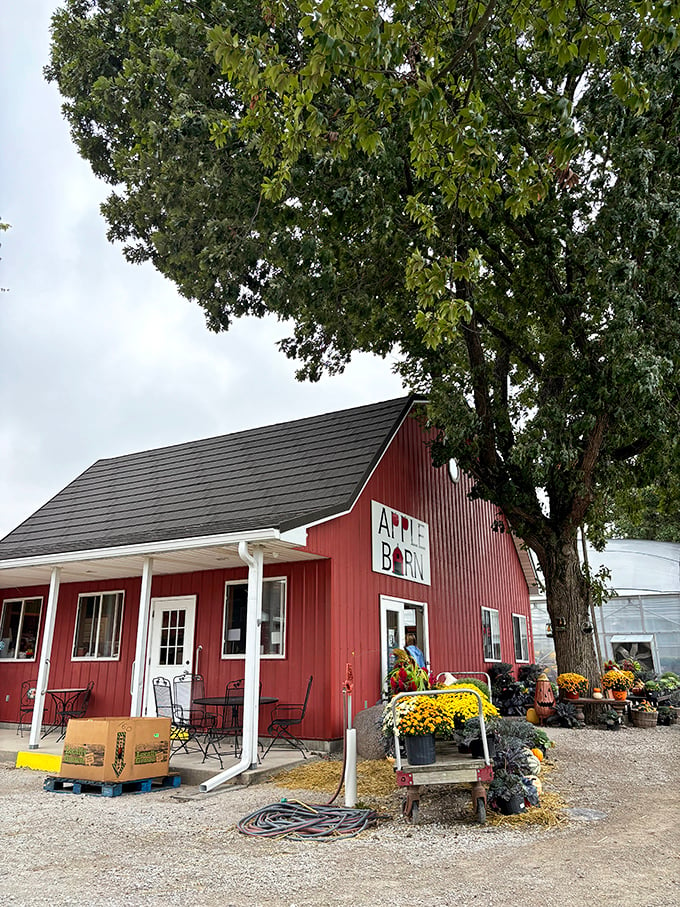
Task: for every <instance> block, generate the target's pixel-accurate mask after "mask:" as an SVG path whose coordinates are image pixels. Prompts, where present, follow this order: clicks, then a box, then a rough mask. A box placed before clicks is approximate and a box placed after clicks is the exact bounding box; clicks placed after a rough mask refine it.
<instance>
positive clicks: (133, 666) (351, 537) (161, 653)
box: [0, 397, 533, 748]
mask: <svg viewBox="0 0 680 907" xmlns="http://www.w3.org/2000/svg"><path fill="white" fill-rule="evenodd" d="M422 404H423V401H422V400H421V399H418V398H415V397H408V398H400V399H396V400H390V401H387V402H383V403H378V404H375V405H369V406H362V407H358V408H354V409H348V410H344V411H342V412H334V413H329V414H326V415H322V416H317V417H313V418H308V419H301V420H297V421H293V422H287V423H281V424H278V425H273V426H268V427H265V428H259V429H255V430H251V431H244V432H238V433H236V434H231V435H225V436H222V437H217V438H210V439H207V440H202V441H196V442H192V443H187V444H180V445H175V446H172V447H166V448H161V449H158V450H151V451H145V452H142V453H137V454H131V455H129V456H123V457H117V458H114V459H107V460H100V461H98V462H97V463H95V464H94V465H93V466H91V467H90V468H89V469H88V470H86V471H85V472H84V473H83V474H82V475H81V476H79V477H78V478H77V479H75V481H74V482H72V483H71V484H70V485H69V486H67V487H66V488H65V489H64V490H63V491H61V492H60V493H59V494H57V495H56V496H55V497H54V498H53V499H52V500H51V501H49V502H48V503H47V504H45V506H44V507H42V508H41V509H40V510H38V511H37V512H36V513H35V514H33V515H32V516H31V517H29V518H28V519H27V520H26V521H25V522H24V523H22V524H21V525H20V526H19V527H18V528H17V529H15V530H14V531H13V532H11V533H10V534H9V535H7V536H6V537H5V538H4V539H3V540H2V541H0V587H1V592H2V614H1V616H0V640H2V648H1V650H0V692H2V695H1V696H0V721H3V722H15V721H16V720H17V716H18V699H19V691H20V687H21V683H22V681H24V680H27V679H34V680H36V679H37V678H39V679H40V680H41V684H40V685H39V689H43V690H44V689H47V686H48V684H49V687H51V688H55V687H73V686H77V685H85V684H86V683H87V682H89V681H90V680H92V681H94V691H93V697H92V700H91V703H90V708H89V711H88V715H90V716H106V715H127V714H131V715H139V714H141V715H144V714H151V715H153V714H155V711H154V704H153V696H152V692H151V678H153V677H155V676H158V675H165V676H167V677H168V678H171V677H172V676H174V675H176V674H178V673H182V671H185V670H188V671H193V672H196V673H201V674H203V675H204V677H205V683H206V692H207V693H208V694H209V695H217V694H220V693H222V692H223V690H224V687H225V684H226V682H227V681H228V680H230V679H234V678H237V677H243V675H244V670H245V669H246V663H245V659H246V649H247V637H248V633H247V627H248V626H249V624H248V619H249V618H248V615H249V607H250V605H249V601H250V598H249V589H250V590H251V593H252V591H253V588H257V589H258V590H259V593H258V594H261V620H260V627H259V633H260V639H259V659H257V661H258V667H257V670H258V671H259V679H260V680H261V683H262V692H263V694H267V693H269V694H271V695H274V696H276V697H277V698H278V699H279V700H280V701H281V702H285V701H294V702H296V701H299V700H300V699H301V697H302V695H303V694H304V689H305V686H306V681H307V678H308V677H309V676H310V675H313V677H314V682H313V686H312V691H311V697H310V702H309V708H308V711H307V715H306V717H305V720H304V724H303V726H302V728H301V732H300V733H301V736H302V737H303V738H304V739H306V740H307V741H309V742H310V743H312V744H313V745H314V746H316V747H317V748H323V747H326V748H329V747H330V746H331V745H332V742H333V741H337V740H338V739H340V738H341V737H342V733H343V697H342V689H343V681H344V680H345V672H346V666H347V665H351V666H352V668H353V674H354V681H355V685H354V699H353V702H354V710H355V711H357V710H359V709H362V708H364V707H365V706H369V705H373V704H375V703H376V701H378V700H379V698H380V696H381V687H382V681H383V678H384V675H385V673H386V669H387V665H388V658H389V653H390V651H391V649H392V648H393V647H394V646H397V645H403V644H404V634H405V632H406V630H407V629H414V630H415V632H416V634H417V638H418V645H419V646H420V648H421V649H422V650H423V651H424V652H425V655H426V658H427V660H428V662H429V663H430V666H431V668H432V669H433V670H434V671H435V672H439V671H443V670H450V671H453V672H456V671H463V670H465V671H484V670H488V668H489V666H490V665H491V664H493V663H494V662H499V661H501V660H502V661H508V662H511V663H513V664H516V663H518V662H528V661H530V660H531V659H532V655H533V643H532V639H531V621H530V608H529V588H528V583H529V582H530V581H531V579H532V577H531V574H530V572H529V571H530V567H529V560H528V558H526V557H525V556H524V553H523V552H522V549H521V546H520V545H518V544H515V540H514V539H513V536H512V534H511V533H510V532H504V533H503V532H494V531H492V528H491V527H492V524H493V523H494V521H495V520H496V517H497V510H496V508H495V507H494V506H492V505H491V504H488V503H485V502H483V501H471V500H469V498H468V492H469V490H470V487H471V483H470V481H469V480H468V479H467V477H466V476H465V475H462V474H461V475H460V476H458V475H456V474H455V471H453V470H447V469H435V468H434V467H433V466H432V464H431V462H430V457H429V452H428V447H427V444H426V442H427V432H426V430H425V429H424V428H423V423H422V419H419V418H418V410H419V409H422ZM254 632H255V633H256V631H254ZM254 645H255V644H254V643H253V646H254ZM266 717H267V716H266V715H264V714H263V715H262V718H261V723H264V722H265V719H266ZM32 744H33V739H32Z"/></svg>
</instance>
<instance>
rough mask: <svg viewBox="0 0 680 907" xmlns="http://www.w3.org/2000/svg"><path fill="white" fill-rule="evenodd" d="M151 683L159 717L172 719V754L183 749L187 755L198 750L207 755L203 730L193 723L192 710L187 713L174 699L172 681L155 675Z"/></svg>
mask: <svg viewBox="0 0 680 907" xmlns="http://www.w3.org/2000/svg"><path fill="white" fill-rule="evenodd" d="M151 684H152V686H153V696H154V701H155V703H156V715H157V716H158V717H159V718H169V719H170V723H171V729H170V755H171V756H173V755H175V753H178V752H180V751H181V750H183V751H184V752H185V753H186V754H187V755H189V754H190V753H192V752H196V751H198V752H201V753H203V754H204V755H205V747H204V746H203V745H202V744H201V740H200V737H201V730H200V728H198V727H196V726H195V725H194V724H192V722H191V711H190V710H188V711H187V713H186V714H185V711H184V709H183V708H182V706H181V705H178V704H177V703H176V702H174V701H173V698H172V685H171V684H170V681H169V680H168V679H167V678H166V677H154V678H153V679H152V681H151ZM190 747H192V748H191V749H190Z"/></svg>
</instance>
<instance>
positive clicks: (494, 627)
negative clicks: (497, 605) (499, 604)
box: [482, 608, 501, 661]
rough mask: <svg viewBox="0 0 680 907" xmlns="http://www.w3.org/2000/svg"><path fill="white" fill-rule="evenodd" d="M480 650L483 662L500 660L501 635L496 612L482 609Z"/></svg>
mask: <svg viewBox="0 0 680 907" xmlns="http://www.w3.org/2000/svg"><path fill="white" fill-rule="evenodd" d="M482 648H483V652H484V660H485V661H500V660H501V635H500V624H499V622H498V611H494V610H492V609H491V608H482Z"/></svg>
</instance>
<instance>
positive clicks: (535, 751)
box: [531, 746, 543, 762]
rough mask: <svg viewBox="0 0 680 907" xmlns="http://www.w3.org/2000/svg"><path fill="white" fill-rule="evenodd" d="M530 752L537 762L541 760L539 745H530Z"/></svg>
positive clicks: (541, 753) (541, 752)
mask: <svg viewBox="0 0 680 907" xmlns="http://www.w3.org/2000/svg"><path fill="white" fill-rule="evenodd" d="M531 752H532V753H533V754H534V756H535V757H536V758H537V759H538V761H539V762H543V750H542V749H541V748H540V747H538V746H534V747H532V749H531Z"/></svg>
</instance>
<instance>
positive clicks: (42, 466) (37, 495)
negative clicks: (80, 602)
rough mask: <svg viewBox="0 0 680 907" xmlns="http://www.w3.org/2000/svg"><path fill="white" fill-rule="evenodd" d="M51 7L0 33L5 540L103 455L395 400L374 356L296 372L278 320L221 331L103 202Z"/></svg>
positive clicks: (390, 377) (1, 527)
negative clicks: (72, 132)
mask: <svg viewBox="0 0 680 907" xmlns="http://www.w3.org/2000/svg"><path fill="white" fill-rule="evenodd" d="M58 5H59V4H58V3H56V2H50V0H29V2H26V3H22V2H19V3H10V2H6V3H3V22H2V30H1V34H0V85H1V88H0V91H1V92H2V95H1V98H0V128H1V132H0V134H1V135H2V141H1V142H0V179H1V181H2V182H1V184H0V220H1V221H5V222H7V223H9V224H11V230H9V231H8V232H6V233H4V234H2V235H1V236H0V241H2V249H1V250H0V255H1V256H2V261H1V262H0V287H5V288H8V292H3V293H0V357H1V358H0V363H1V364H0V538H2V537H3V536H4V535H6V533H7V532H9V531H10V530H11V529H13V528H14V527H15V526H17V525H18V524H19V523H21V522H22V521H23V520H24V519H26V517H28V516H30V514H31V513H33V512H34V511H35V510H37V509H38V507H40V506H41V505H42V504H44V503H45V502H46V501H47V500H49V498H51V497H52V496H53V495H54V494H56V493H57V492H58V491H59V490H60V489H61V488H63V487H64V486H65V485H67V484H68V483H69V482H70V481H72V480H73V479H74V478H75V477H76V476H77V475H79V474H80V473H81V472H82V471H83V470H84V469H86V468H87V467H88V466H89V465H91V464H92V463H93V462H94V461H95V460H98V459H100V458H102V457H111V456H117V455H119V454H125V453H131V452H133V451H138V450H145V449H148V448H152V447H160V446H163V445H165V444H174V443H180V442H184V441H189V440H193V439H196V438H204V437H209V436H212V435H218V434H224V433H228V432H232V431H239V430H241V429H244V428H251V427H254V426H257V425H267V424H270V423H273V422H281V421H287V420H289V419H297V418H301V417H304V416H311V415H316V414H318V413H322V412H328V411H331V410H334V409H343V408H345V407H350V406H359V405H362V404H364V403H372V402H375V401H378V400H386V399H390V398H392V397H396V396H400V395H401V394H402V393H403V392H404V389H403V388H402V385H401V382H400V380H399V379H398V378H397V377H396V376H394V374H393V373H392V372H391V369H390V365H389V364H388V363H386V362H384V361H382V360H380V359H377V358H374V357H369V356H358V357H356V360H355V361H354V362H353V364H352V366H351V367H350V368H349V369H348V370H347V372H346V373H345V374H344V375H343V376H340V377H336V378H326V379H324V380H323V381H322V382H320V383H319V384H301V383H299V382H297V381H296V380H295V374H294V373H295V365H294V363H291V362H290V361H289V360H287V359H286V358H285V357H284V356H283V355H282V354H281V353H279V352H278V350H277V348H276V346H275V343H276V340H277V339H280V338H281V337H283V336H286V333H287V332H286V329H285V326H283V325H280V324H278V323H277V322H276V321H274V320H273V319H272V320H268V321H257V320H254V319H247V320H243V321H241V322H239V323H237V324H236V325H235V327H233V328H232V330H231V331H229V332H228V333H226V334H219V335H216V334H213V333H211V332H209V331H208V330H207V328H206V327H205V322H204V319H203V315H202V313H201V312H202V310H201V309H200V308H199V307H198V306H197V305H196V304H192V303H189V302H187V301H186V300H185V299H183V298H181V297H180V296H179V294H178V293H177V291H176V290H175V288H174V285H173V284H171V283H169V282H168V281H166V280H165V279H164V278H162V277H161V276H160V275H159V274H158V273H157V272H156V271H155V270H154V269H153V268H152V267H151V266H143V267H140V266H136V265H130V264H128V263H127V262H126V261H125V260H124V258H123V255H122V252H121V250H120V248H119V247H115V246H112V245H110V244H109V243H108V242H107V240H106V236H105V232H106V230H105V223H104V220H103V218H102V216H101V215H100V213H99V204H100V202H101V201H102V200H103V199H104V197H105V194H106V187H105V186H104V185H103V184H101V183H99V182H98V181H97V180H96V179H95V178H94V176H93V175H92V173H91V172H90V169H89V166H88V165H87V164H86V163H85V162H84V161H83V160H81V159H80V157H79V156H78V154H77V152H76V150H75V148H74V146H73V144H72V143H71V140H70V137H69V133H68V129H67V127H66V124H65V122H64V120H63V118H62V116H61V111H60V104H61V100H60V97H59V95H58V92H57V90H56V88H55V86H53V85H48V84H47V83H46V82H45V80H44V78H43V75H42V68H43V66H44V65H45V64H46V62H47V59H48V46H49V24H50V17H51V13H52V11H53V10H54V9H56V8H57V7H58Z"/></svg>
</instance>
